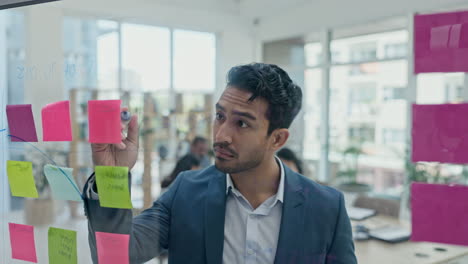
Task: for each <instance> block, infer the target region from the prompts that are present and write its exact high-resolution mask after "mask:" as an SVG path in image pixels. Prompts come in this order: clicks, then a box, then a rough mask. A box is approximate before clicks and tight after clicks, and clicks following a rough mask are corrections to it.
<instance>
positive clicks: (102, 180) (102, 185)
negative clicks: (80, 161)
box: [95, 166, 132, 209]
mask: <svg viewBox="0 0 468 264" xmlns="http://www.w3.org/2000/svg"><path fill="white" fill-rule="evenodd" d="M95 173H96V184H97V189H98V192H99V202H100V204H101V206H102V207H111V208H126V209H131V208H132V202H131V199H130V191H129V186H128V167H113V166H96V168H95Z"/></svg>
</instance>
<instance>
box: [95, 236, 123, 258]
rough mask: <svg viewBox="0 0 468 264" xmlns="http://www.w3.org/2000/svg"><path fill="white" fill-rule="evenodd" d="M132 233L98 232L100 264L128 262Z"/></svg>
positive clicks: (97, 242) (97, 241)
mask: <svg viewBox="0 0 468 264" xmlns="http://www.w3.org/2000/svg"><path fill="white" fill-rule="evenodd" d="M129 241H130V235H126V234H112V233H105V232H96V245H97V254H98V262H99V264H128V263H129V255H128V250H129V249H128V245H129Z"/></svg>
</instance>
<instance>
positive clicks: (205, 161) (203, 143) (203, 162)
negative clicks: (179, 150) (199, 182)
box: [190, 136, 211, 169]
mask: <svg viewBox="0 0 468 264" xmlns="http://www.w3.org/2000/svg"><path fill="white" fill-rule="evenodd" d="M208 148H209V147H208V140H206V138H204V137H200V136H197V137H195V138H194V139H193V140H192V144H191V145H190V153H191V154H193V155H195V157H197V158H198V160H200V167H201V168H202V169H204V168H206V167H208V166H210V165H211V161H210V158H209V157H208V150H209V149H208Z"/></svg>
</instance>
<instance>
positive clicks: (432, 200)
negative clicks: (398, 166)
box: [411, 183, 468, 246]
mask: <svg viewBox="0 0 468 264" xmlns="http://www.w3.org/2000/svg"><path fill="white" fill-rule="evenodd" d="M467 201H468V186H462V185H443V184H428V183H413V184H412V185H411V224H412V234H411V240H413V241H426V242H436V243H447V244H455V245H462V246H468V225H467V224H466V223H468V203H467Z"/></svg>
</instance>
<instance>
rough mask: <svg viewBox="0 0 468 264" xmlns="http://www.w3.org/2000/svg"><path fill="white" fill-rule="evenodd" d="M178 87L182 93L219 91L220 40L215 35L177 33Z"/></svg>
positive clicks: (175, 56) (175, 58)
mask: <svg viewBox="0 0 468 264" xmlns="http://www.w3.org/2000/svg"><path fill="white" fill-rule="evenodd" d="M173 49H174V62H173V63H174V88H175V90H176V91H178V92H194V91H195V92H213V91H214V90H215V80H216V79H215V64H216V38H215V35H214V34H212V33H206V32H196V31H187V30H174V38H173Z"/></svg>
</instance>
